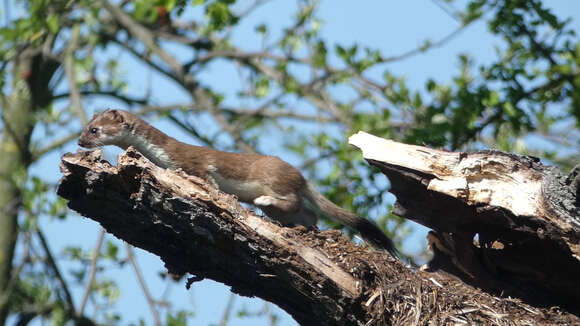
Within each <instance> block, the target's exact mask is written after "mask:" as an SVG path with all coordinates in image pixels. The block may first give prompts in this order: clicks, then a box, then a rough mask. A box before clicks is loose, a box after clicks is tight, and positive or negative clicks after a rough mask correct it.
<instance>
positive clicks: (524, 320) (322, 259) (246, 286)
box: [58, 149, 580, 325]
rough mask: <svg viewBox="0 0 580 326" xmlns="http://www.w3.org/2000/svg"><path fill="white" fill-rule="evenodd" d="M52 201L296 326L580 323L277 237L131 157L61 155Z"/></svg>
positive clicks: (279, 230) (263, 224) (345, 252)
mask: <svg viewBox="0 0 580 326" xmlns="http://www.w3.org/2000/svg"><path fill="white" fill-rule="evenodd" d="M61 171H62V173H63V177H62V179H61V180H60V183H59V186H58V194H59V195H60V196H62V197H63V198H66V199H67V200H68V206H69V207H70V208H71V209H73V210H75V211H77V212H79V213H80V214H81V215H83V216H86V217H88V218H90V219H93V220H95V221H97V222H99V223H100V224H101V225H102V226H103V227H104V228H105V229H106V230H107V231H108V232H110V233H112V234H114V235H115V236H117V237H118V238H120V239H122V240H124V241H127V242H128V243H130V244H132V245H134V246H137V247H140V248H142V249H144V250H147V251H149V252H151V253H153V254H156V255H158V256H159V257H160V258H161V259H162V260H163V261H164V262H165V264H166V267H167V268H168V269H169V270H170V271H171V272H173V273H177V274H182V273H190V274H192V275H194V277H192V278H190V279H191V280H192V281H195V280H199V279H203V278H210V279H212V280H215V281H218V282H222V283H224V284H227V285H228V286H231V289H232V291H233V292H235V293H238V294H241V295H245V296H250V297H253V296H258V297H260V298H263V299H265V300H268V301H270V302H273V303H275V304H277V305H278V306H280V307H281V308H282V309H284V310H285V311H287V312H288V313H289V314H290V315H292V316H293V318H295V320H296V321H297V322H298V323H300V324H301V325H389V324H392V325H407V324H415V325H423V324H427V323H431V322H434V323H435V324H452V323H470V324H489V325H512V324H514V323H515V324H530V323H534V324H536V325H554V324H562V325H563V324H573V323H578V322H580V319H579V318H577V317H576V316H574V315H570V314H568V313H565V312H563V311H561V310H559V309H544V308H536V307H533V306H530V305H527V304H524V303H522V302H521V301H520V300H518V299H511V298H497V297H494V296H492V295H490V294H487V293H484V292H482V291H480V290H477V289H474V288H472V287H470V286H468V285H465V284H464V283H462V282H461V281H459V280H457V279H456V278H455V277H450V276H448V275H446V274H443V273H429V272H425V271H413V270H411V269H409V268H406V267H405V266H404V265H403V264H401V263H400V262H398V261H395V260H394V259H392V258H391V257H390V256H389V255H388V254H387V253H384V252H378V251H373V250H372V249H370V248H368V247H364V246H359V245H356V244H354V243H352V242H351V241H350V240H349V239H347V238H346V237H344V236H343V235H342V233H341V232H339V231H336V230H330V231H319V230H317V229H314V228H313V229H306V228H304V227H297V228H284V227H280V226H278V225H276V224H275V223H272V222H269V221H268V220H266V219H264V218H262V217H259V216H257V215H255V214H254V213H252V212H251V211H249V210H247V209H245V208H244V207H242V206H240V205H239V204H238V202H237V200H236V199H235V197H233V196H230V195H227V194H224V193H221V192H219V191H217V190H216V189H214V188H212V187H211V186H210V185H209V184H207V183H206V182H204V181H203V180H201V179H199V178H196V177H192V176H188V175H186V174H185V173H183V172H182V171H169V170H165V169H161V168H159V167H156V166H155V165H153V164H152V163H150V162H149V161H148V160H147V159H145V158H144V157H142V156H141V155H140V154H139V153H138V152H136V151H134V150H133V149H129V150H128V151H126V152H125V153H123V154H122V155H121V156H120V157H119V160H118V166H117V167H114V166H112V165H110V164H109V163H108V162H106V161H104V160H103V159H102V156H101V153H100V151H95V152H80V153H77V154H66V155H64V156H63V158H62V162H61Z"/></svg>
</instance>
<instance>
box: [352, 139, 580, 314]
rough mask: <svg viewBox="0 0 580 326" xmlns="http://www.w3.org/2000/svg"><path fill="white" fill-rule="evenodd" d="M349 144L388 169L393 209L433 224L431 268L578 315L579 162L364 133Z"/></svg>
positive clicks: (368, 158) (481, 285) (416, 219)
mask: <svg viewBox="0 0 580 326" xmlns="http://www.w3.org/2000/svg"><path fill="white" fill-rule="evenodd" d="M349 141H350V143H351V144H353V145H355V146H357V147H359V148H360V149H361V150H362V151H363V156H364V158H365V159H366V160H367V161H368V162H369V163H370V164H371V165H374V166H376V167H378V168H379V169H380V170H381V171H382V172H383V173H384V174H386V175H387V177H388V178H389V180H390V182H391V190H390V191H391V192H392V193H393V194H394V195H395V196H396V197H397V200H396V202H395V206H394V211H393V212H394V214H396V215H398V216H402V217H405V218H408V219H411V220H414V221H416V222H418V223H420V224H423V225H425V226H427V227H429V228H431V229H432V230H433V232H431V233H430V234H429V238H428V241H429V243H430V244H431V245H432V247H433V249H434V254H435V256H434V258H433V260H432V261H431V262H430V263H429V265H428V266H427V267H428V269H429V270H430V271H437V270H444V271H447V272H449V273H451V274H453V275H455V276H457V277H459V278H460V279H462V280H463V281H465V282H466V283H468V284H471V285H472V286H475V287H478V288H482V289H484V290H486V291H488V292H490V293H494V294H503V295H504V296H515V297H519V298H522V299H523V300H525V301H526V302H529V303H531V304H534V305H543V306H551V305H560V306H564V307H566V308H567V309H569V310H570V311H573V312H575V313H576V314H578V313H580V205H579V200H580V197H579V196H578V192H579V191H580V187H579V186H578V182H579V180H580V176H579V174H578V172H579V171H580V166H579V167H577V168H576V169H574V170H573V171H572V172H571V173H570V174H569V175H564V174H562V173H561V171H560V170H559V169H558V168H556V167H551V166H545V165H543V164H542V163H541V161H540V160H539V159H538V158H535V157H529V156H519V155H514V154H506V153H503V152H499V151H489V150H487V151H481V152H475V153H465V152H448V151H442V150H435V149H430V148H426V147H421V146H413V145H406V144H401V143H397V142H394V141H390V140H385V139H382V138H378V137H375V136H372V135H370V134H367V133H363V132H359V133H358V134H356V135H353V136H351V138H350V140H349Z"/></svg>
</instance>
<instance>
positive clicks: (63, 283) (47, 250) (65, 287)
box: [36, 229, 76, 316]
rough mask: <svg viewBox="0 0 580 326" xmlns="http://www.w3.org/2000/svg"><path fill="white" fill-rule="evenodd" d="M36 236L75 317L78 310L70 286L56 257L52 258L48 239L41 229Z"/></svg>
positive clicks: (69, 309)
mask: <svg viewBox="0 0 580 326" xmlns="http://www.w3.org/2000/svg"><path fill="white" fill-rule="evenodd" d="M36 235H37V236H38V239H39V240H40V244H41V246H42V249H43V250H44V253H45V254H46V260H47V262H48V266H50V268H51V269H52V271H53V272H54V275H55V276H56V279H57V280H58V282H59V283H60V287H61V289H62V291H63V292H64V296H65V297H64V299H65V302H66V304H67V306H68V311H69V312H70V314H71V316H74V314H75V311H76V309H75V306H74V302H73V299H72V296H71V294H70V291H69V289H68V285H67V283H66V281H65V280H64V278H63V277H62V274H61V273H60V270H59V268H58V266H57V265H56V262H55V260H54V257H53V256H52V252H51V251H50V248H49V247H48V243H47V242H46V238H45V237H44V234H43V233H42V231H41V230H40V229H38V230H36Z"/></svg>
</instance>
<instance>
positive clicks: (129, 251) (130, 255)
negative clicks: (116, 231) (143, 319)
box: [125, 244, 162, 326]
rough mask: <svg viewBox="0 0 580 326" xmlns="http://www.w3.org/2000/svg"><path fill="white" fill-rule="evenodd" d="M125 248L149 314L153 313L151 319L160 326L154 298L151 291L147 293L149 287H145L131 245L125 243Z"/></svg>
mask: <svg viewBox="0 0 580 326" xmlns="http://www.w3.org/2000/svg"><path fill="white" fill-rule="evenodd" d="M125 247H126V249H127V259H128V260H129V262H130V263H131V265H132V266H133V269H134V270H135V275H137V280H138V281H139V285H140V286H141V290H143V294H144V295H145V299H147V303H148V304H149V309H150V310H151V314H152V315H153V319H154V321H155V325H156V326H161V325H162V324H161V318H159V312H158V311H157V308H156V307H155V300H153V297H151V293H149V289H148V288H147V284H145V279H144V278H143V274H141V269H140V268H139V265H137V261H136V260H135V256H134V255H133V248H131V245H129V244H125Z"/></svg>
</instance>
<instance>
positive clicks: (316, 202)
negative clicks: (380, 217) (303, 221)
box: [303, 182, 400, 259]
mask: <svg viewBox="0 0 580 326" xmlns="http://www.w3.org/2000/svg"><path fill="white" fill-rule="evenodd" d="M303 196H304V197H305V198H306V199H307V200H308V201H309V202H310V203H311V204H312V205H313V206H314V207H315V209H316V210H318V211H320V213H321V214H323V215H325V216H327V217H330V218H332V219H334V220H335V221H337V222H339V223H341V224H343V225H346V226H348V227H350V228H352V229H354V230H356V231H358V232H359V233H360V235H361V236H362V237H363V239H365V240H366V241H368V242H370V243H371V244H372V245H373V246H374V247H376V248H378V249H385V250H387V251H388V252H389V253H390V254H391V256H393V257H395V258H397V259H398V258H399V257H400V255H399V252H398V251H397V248H395V245H394V244H393V241H392V240H391V239H390V238H389V237H387V235H386V234H385V233H383V231H381V229H379V227H378V226H377V225H376V224H375V223H373V222H372V221H370V220H367V219H366V218H363V217H360V216H358V215H356V214H353V213H351V212H349V211H347V210H346V209H344V208H342V207H339V206H337V205H335V204H334V203H333V202H331V201H330V200H328V199H327V198H326V197H324V195H322V194H321V193H320V192H318V190H316V188H314V186H313V185H311V184H310V183H308V182H307V187H306V189H305V191H304V193H303Z"/></svg>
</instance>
